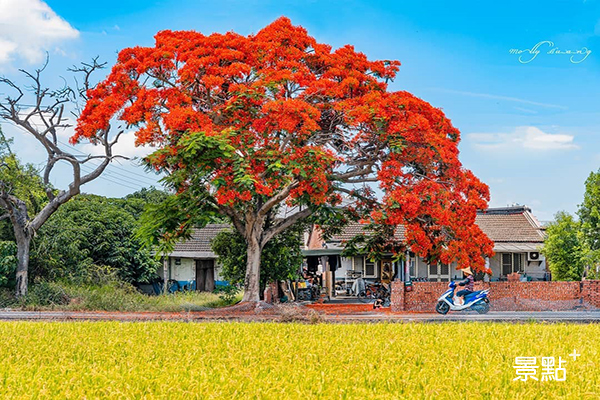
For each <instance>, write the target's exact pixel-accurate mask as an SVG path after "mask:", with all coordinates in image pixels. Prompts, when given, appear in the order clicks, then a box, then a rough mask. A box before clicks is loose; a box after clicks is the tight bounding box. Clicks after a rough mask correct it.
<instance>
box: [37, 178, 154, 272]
mask: <svg viewBox="0 0 600 400" xmlns="http://www.w3.org/2000/svg"><path fill="white" fill-rule="evenodd" d="M155 190H156V189H154V191H155ZM145 194H147V193H145ZM145 194H143V195H132V196H131V197H129V198H126V199H112V198H105V197H102V196H95V195H79V196H77V197H75V198H74V199H73V200H72V201H70V202H68V203H66V204H65V205H63V206H62V207H61V208H60V209H59V210H57V211H56V213H55V214H54V215H52V217H51V218H50V219H49V220H48V222H47V223H46V224H45V225H44V226H43V227H42V229H40V231H39V233H38V236H37V237H36V239H35V241H34V248H33V252H32V273H33V274H35V275H37V276H40V275H41V276H45V277H49V278H57V277H63V278H71V279H81V278H87V277H90V274H94V272H95V271H96V270H97V268H98V267H99V266H107V267H110V268H111V269H112V270H114V271H115V272H116V274H117V275H118V277H119V278H120V279H123V280H125V281H128V282H147V281H149V280H151V279H152V278H153V277H154V276H155V272H156V269H157V268H158V263H157V261H156V260H155V259H154V257H153V256H152V254H151V253H150V252H149V251H148V250H147V249H142V248H141V247H142V246H141V243H140V242H139V240H138V239H137V238H136V237H135V235H134V231H135V229H136V228H137V227H138V220H137V218H138V217H139V215H140V214H141V213H142V210H143V209H144V206H145V205H146V204H147V203H146V201H145V200H144V198H145V197H144V196H145ZM155 195H156V197H157V198H159V197H160V195H158V194H157V193H155Z"/></svg>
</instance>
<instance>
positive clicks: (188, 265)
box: [157, 258, 223, 282]
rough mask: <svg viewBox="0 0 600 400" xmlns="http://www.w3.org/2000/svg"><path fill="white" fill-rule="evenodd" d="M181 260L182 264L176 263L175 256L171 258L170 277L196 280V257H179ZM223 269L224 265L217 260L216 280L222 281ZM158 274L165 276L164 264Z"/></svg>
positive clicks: (178, 279)
mask: <svg viewBox="0 0 600 400" xmlns="http://www.w3.org/2000/svg"><path fill="white" fill-rule="evenodd" d="M179 259H180V260H181V264H180V265H176V264H175V258H170V260H169V264H170V265H169V276H168V278H169V279H174V280H176V281H180V282H181V281H185V282H189V281H195V280H196V259H194V258H179ZM222 271H223V267H222V265H221V264H220V263H219V262H217V260H215V281H222V280H223V278H222V276H221V273H222ZM157 273H158V276H160V277H161V278H162V279H164V277H163V268H162V266H161V267H160V268H159V269H158V271H157Z"/></svg>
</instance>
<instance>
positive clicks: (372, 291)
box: [357, 283, 381, 303]
mask: <svg viewBox="0 0 600 400" xmlns="http://www.w3.org/2000/svg"><path fill="white" fill-rule="evenodd" d="M380 286H381V285H380V284H378V283H369V284H367V285H365V290H363V291H361V292H360V293H359V294H358V296H357V297H358V300H359V301H360V302H361V303H370V302H371V301H372V300H375V299H376V296H377V292H378V291H379V287H380Z"/></svg>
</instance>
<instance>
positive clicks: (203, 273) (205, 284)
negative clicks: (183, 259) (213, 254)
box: [196, 260, 215, 292]
mask: <svg viewBox="0 0 600 400" xmlns="http://www.w3.org/2000/svg"><path fill="white" fill-rule="evenodd" d="M196 290H198V291H200V292H212V291H213V290H215V262H214V260H196Z"/></svg>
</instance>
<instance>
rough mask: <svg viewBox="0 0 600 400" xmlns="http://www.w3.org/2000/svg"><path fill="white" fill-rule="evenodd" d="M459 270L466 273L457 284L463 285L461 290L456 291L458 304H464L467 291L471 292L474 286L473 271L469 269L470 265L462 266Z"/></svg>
mask: <svg viewBox="0 0 600 400" xmlns="http://www.w3.org/2000/svg"><path fill="white" fill-rule="evenodd" d="M461 271H462V272H463V273H464V274H465V275H466V278H465V279H464V280H462V281H460V282H459V283H458V286H464V287H465V288H464V289H463V290H460V291H458V292H457V293H456V299H457V304H458V305H463V304H465V296H466V295H468V294H469V293H473V289H474V287H475V278H474V277H473V271H471V267H467V268H463V269H461ZM458 286H457V287H458Z"/></svg>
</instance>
